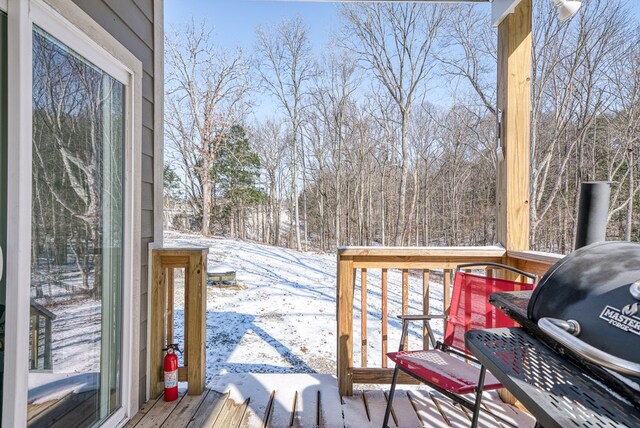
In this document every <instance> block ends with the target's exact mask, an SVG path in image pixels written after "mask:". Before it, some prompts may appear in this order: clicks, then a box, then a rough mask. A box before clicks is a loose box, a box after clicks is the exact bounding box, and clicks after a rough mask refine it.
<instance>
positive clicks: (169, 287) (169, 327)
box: [167, 268, 186, 345]
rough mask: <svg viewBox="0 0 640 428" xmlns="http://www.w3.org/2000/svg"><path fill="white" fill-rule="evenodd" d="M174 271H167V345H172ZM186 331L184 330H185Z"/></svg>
mask: <svg viewBox="0 0 640 428" xmlns="http://www.w3.org/2000/svg"><path fill="white" fill-rule="evenodd" d="M173 285H174V269H173V268H168V269H167V345H170V344H172V343H173V298H174V291H173ZM185 331H186V329H185Z"/></svg>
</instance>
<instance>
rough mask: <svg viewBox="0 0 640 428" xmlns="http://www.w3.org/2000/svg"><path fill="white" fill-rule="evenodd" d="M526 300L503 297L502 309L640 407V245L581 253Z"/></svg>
mask: <svg viewBox="0 0 640 428" xmlns="http://www.w3.org/2000/svg"><path fill="white" fill-rule="evenodd" d="M526 297H527V295H526V294H520V295H517V294H516V295H512V296H501V297H500V299H501V300H502V301H501V302H500V303H498V306H501V307H502V308H503V309H504V310H505V312H507V313H508V314H509V315H510V316H512V317H513V318H514V319H516V320H517V321H518V322H519V323H520V324H522V326H523V327H524V328H525V329H526V330H527V331H529V333H530V334H532V335H533V336H534V337H535V338H536V339H538V340H540V341H542V342H544V343H545V344H547V345H548V346H549V347H551V348H552V349H553V350H555V351H556V352H558V353H560V354H561V355H563V356H565V357H567V358H568V359H570V360H571V361H572V362H573V363H574V364H576V365H578V366H579V367H580V368H581V369H582V370H584V371H585V373H587V374H589V375H590V376H592V377H594V378H596V379H598V380H599V381H602V382H603V383H604V384H605V385H607V386H608V387H609V388H611V389H612V390H613V391H614V392H615V393H618V394H620V395H622V396H624V397H625V398H627V399H628V400H629V401H630V402H631V403H632V404H633V405H635V406H636V407H637V408H640V377H639V376H640V370H639V368H640V244H637V243H629V242H601V243H596V244H591V245H589V246H586V247H583V248H581V249H579V250H576V251H574V252H573V253H571V254H570V255H568V256H566V257H564V258H563V259H562V260H560V261H559V262H558V263H556V265H554V266H553V267H552V268H551V269H550V270H549V271H548V272H547V273H546V274H545V275H544V277H543V278H542V279H541V280H540V283H539V285H538V286H537V288H536V289H535V291H533V293H532V294H531V296H530V299H529V300H528V304H526V305H525V302H526V301H527V300H526ZM525 309H526V312H525ZM549 373H551V371H550V372H549ZM580 388H581V387H580Z"/></svg>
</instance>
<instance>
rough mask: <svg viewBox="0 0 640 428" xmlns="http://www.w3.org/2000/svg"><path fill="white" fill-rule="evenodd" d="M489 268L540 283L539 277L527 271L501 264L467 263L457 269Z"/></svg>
mask: <svg viewBox="0 0 640 428" xmlns="http://www.w3.org/2000/svg"><path fill="white" fill-rule="evenodd" d="M487 266H491V267H495V268H498V269H504V270H508V271H511V272H513V273H517V274H518V275H522V276H526V277H527V278H529V279H530V280H531V281H533V282H534V283H535V282H536V281H538V276H537V275H534V274H532V273H528V272H525V271H523V270H520V269H516V268H514V267H513V266H509V265H503V264H501V263H495V262H484V263H465V264H462V265H458V266H456V269H457V270H460V269H466V268H470V267H487Z"/></svg>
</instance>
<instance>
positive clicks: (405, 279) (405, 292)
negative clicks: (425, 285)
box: [402, 269, 410, 351]
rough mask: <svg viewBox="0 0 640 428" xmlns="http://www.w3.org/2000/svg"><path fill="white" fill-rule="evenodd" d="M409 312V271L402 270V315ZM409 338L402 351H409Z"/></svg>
mask: <svg viewBox="0 0 640 428" xmlns="http://www.w3.org/2000/svg"><path fill="white" fill-rule="evenodd" d="M408 312H409V269H402V315H407V313H408ZM409 336H410V335H407V338H406V340H405V341H404V343H403V344H402V349H404V350H405V351H406V350H407V349H409Z"/></svg>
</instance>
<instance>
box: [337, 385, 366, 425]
mask: <svg viewBox="0 0 640 428" xmlns="http://www.w3.org/2000/svg"><path fill="white" fill-rule="evenodd" d="M364 403H365V402H364V399H363V398H362V392H361V391H354V392H353V396H352V397H342V415H343V416H344V426H345V427H346V428H352V427H353V428H360V427H362V428H364V427H373V425H372V424H371V421H369V417H368V416H367V409H366V407H365V404H364Z"/></svg>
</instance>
